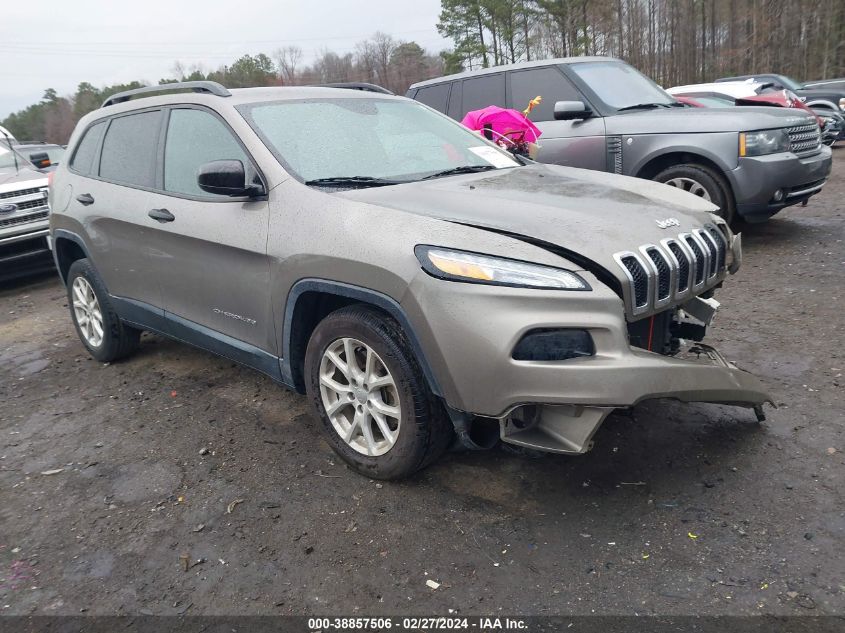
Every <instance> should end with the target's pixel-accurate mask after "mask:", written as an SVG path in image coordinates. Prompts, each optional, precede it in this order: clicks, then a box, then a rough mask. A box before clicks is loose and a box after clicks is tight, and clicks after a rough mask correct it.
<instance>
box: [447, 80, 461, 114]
mask: <svg viewBox="0 0 845 633" xmlns="http://www.w3.org/2000/svg"><path fill="white" fill-rule="evenodd" d="M461 84H462V82H460V81H453V82H452V93H451V95H450V97H449V110H448V111H447V113H446V114H448V115H449V116H450V117H452V118H453V119H457V120H458V121H460V120H461V119H463V118H464V113H463V105H462V103H461V101H462V98H461V97H462V93H463V90H462V89H461Z"/></svg>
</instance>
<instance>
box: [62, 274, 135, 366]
mask: <svg viewBox="0 0 845 633" xmlns="http://www.w3.org/2000/svg"><path fill="white" fill-rule="evenodd" d="M67 295H68V305H69V306H70V314H71V317H72V318H73V325H74V326H75V327H76V333H77V334H78V335H79V340H80V341H82V344H83V345H84V346H85V349H87V350H88V353H89V354H91V356H93V357H94V358H95V359H97V360H98V361H100V362H103V363H109V362H111V361H113V360H117V359H119V358H123V357H124V356H128V355H129V354H131V353H132V352H134V351H135V349H137V347H138V343H139V341H140V338H141V331H140V330H137V329H135V328H133V327H130V326H128V325H125V324H124V323H123V322H122V321H121V320H120V317H118V316H117V313H116V312H115V311H114V307H113V306H112V305H111V302H110V301H109V294H108V292H106V287H105V285H104V284H103V282H102V280H101V279H100V276H99V275H98V274H97V271H96V270H94V267H93V266H92V265H91V262H89V261H88V260H87V259H78V260H76V261H75V262H73V264H72V265H71V267H70V270H69V271H68V275H67Z"/></svg>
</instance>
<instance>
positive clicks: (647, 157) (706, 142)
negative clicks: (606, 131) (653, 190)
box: [622, 132, 739, 176]
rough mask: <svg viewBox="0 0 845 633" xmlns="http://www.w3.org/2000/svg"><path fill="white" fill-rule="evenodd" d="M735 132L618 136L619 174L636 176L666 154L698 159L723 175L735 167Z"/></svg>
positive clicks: (736, 145)
mask: <svg viewBox="0 0 845 633" xmlns="http://www.w3.org/2000/svg"><path fill="white" fill-rule="evenodd" d="M737 138H738V136H737V132H714V133H708V134H648V135H640V136H623V137H622V166H623V167H622V173H623V174H625V175H626V176H639V175H640V174H641V173H642V172H643V170H644V169H645V167H646V166H647V165H648V164H649V163H651V162H653V161H654V160H656V159H659V158H660V157H662V156H667V155H669V154H689V155H691V156H699V157H702V158H704V159H705V160H706V161H707V162H710V163H713V164H714V165H716V166H717V167H718V168H719V169H721V170H722V171H724V172H727V171H731V170H732V169H736V167H737V165H738V160H739V156H738V152H737V148H738V140H737Z"/></svg>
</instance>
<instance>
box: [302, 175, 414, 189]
mask: <svg viewBox="0 0 845 633" xmlns="http://www.w3.org/2000/svg"><path fill="white" fill-rule="evenodd" d="M405 182H408V181H407V180H388V179H387V178H374V177H373V176H332V177H331V178H315V179H314V180H306V181H305V184H306V185H315V186H318V187H386V186H388V185H401V184H402V183H405Z"/></svg>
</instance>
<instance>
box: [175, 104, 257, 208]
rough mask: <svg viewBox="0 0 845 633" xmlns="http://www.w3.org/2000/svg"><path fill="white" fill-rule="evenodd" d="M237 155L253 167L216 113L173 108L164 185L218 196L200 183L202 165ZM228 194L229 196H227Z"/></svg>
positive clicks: (236, 158) (247, 168) (205, 195)
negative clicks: (206, 190) (199, 174)
mask: <svg viewBox="0 0 845 633" xmlns="http://www.w3.org/2000/svg"><path fill="white" fill-rule="evenodd" d="M227 159H234V160H239V161H241V162H242V163H243V165H244V168H245V169H246V170H247V171H249V168H250V162H249V160H248V159H247V157H246V154H245V153H244V150H243V149H242V148H241V146H240V145H238V143H237V141H235V138H234V137H233V136H232V133H231V132H230V131H229V129H228V128H227V127H226V125H224V124H223V122H222V121H220V119H218V118H217V117H216V116H214V115H213V114H210V113H208V112H205V111H203V110H173V111H172V112H171V113H170V122H169V123H168V125H167V144H166V145H165V148H164V188H165V189H166V190H167V191H172V192H174V193H183V194H188V195H192V196H204V197H214V195H213V194H210V193H206V192H204V191H203V190H202V189H200V188H199V186H198V185H197V172H198V171H199V168H200V165H203V164H205V163H208V162H211V161H213V160H227ZM224 197H225V196H224Z"/></svg>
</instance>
